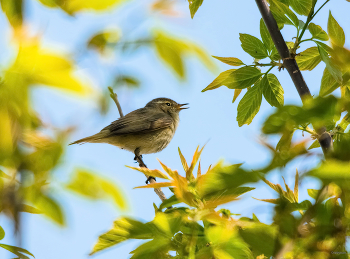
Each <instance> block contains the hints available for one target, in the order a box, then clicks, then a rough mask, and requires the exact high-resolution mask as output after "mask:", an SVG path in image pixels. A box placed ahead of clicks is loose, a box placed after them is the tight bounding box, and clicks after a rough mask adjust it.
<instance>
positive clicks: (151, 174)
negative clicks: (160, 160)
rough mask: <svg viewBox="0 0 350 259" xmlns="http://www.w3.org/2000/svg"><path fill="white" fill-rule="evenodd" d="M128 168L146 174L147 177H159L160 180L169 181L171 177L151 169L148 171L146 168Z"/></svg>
mask: <svg viewBox="0 0 350 259" xmlns="http://www.w3.org/2000/svg"><path fill="white" fill-rule="evenodd" d="M126 167H128V168H131V169H134V170H136V171H139V172H141V173H144V174H145V175H147V176H153V177H158V178H162V179H167V180H169V177H168V176H167V175H165V174H164V173H163V172H162V171H159V170H157V169H155V170H151V169H148V168H146V167H132V166H126Z"/></svg>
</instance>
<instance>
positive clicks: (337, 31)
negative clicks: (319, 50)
mask: <svg viewBox="0 0 350 259" xmlns="http://www.w3.org/2000/svg"><path fill="white" fill-rule="evenodd" d="M327 31H328V35H329V37H330V38H331V42H332V43H333V44H335V45H338V46H341V47H342V46H344V44H345V34H344V30H343V28H342V27H340V25H339V23H338V22H337V21H336V20H335V19H334V17H333V15H332V13H331V11H329V17H328V26H327Z"/></svg>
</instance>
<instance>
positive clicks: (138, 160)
mask: <svg viewBox="0 0 350 259" xmlns="http://www.w3.org/2000/svg"><path fill="white" fill-rule="evenodd" d="M108 90H109V92H110V93H111V94H110V96H111V98H112V99H113V101H114V102H115V104H116V105H117V108H118V111H119V114H120V117H123V116H124V115H123V111H122V107H121V106H120V104H119V101H118V96H117V94H116V93H114V91H113V89H112V88H111V87H108ZM135 160H136V161H137V162H138V163H139V166H140V167H146V168H147V166H146V164H145V163H144V162H143V160H142V157H141V156H140V155H139V154H138V153H137V151H136V150H135ZM146 177H147V180H148V181H149V182H150V183H156V180H155V179H154V178H150V177H148V176H147V175H146ZM154 192H155V193H156V194H157V195H158V197H159V198H160V199H161V200H162V201H164V200H166V196H165V194H164V193H163V192H162V190H161V189H160V188H154Z"/></svg>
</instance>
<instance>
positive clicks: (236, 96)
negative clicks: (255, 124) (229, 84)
mask: <svg viewBox="0 0 350 259" xmlns="http://www.w3.org/2000/svg"><path fill="white" fill-rule="evenodd" d="M241 92H242V89H235V92H234V94H233V99H232V103H234V102H235V101H236V100H237V98H238V96H239V94H240V93H241Z"/></svg>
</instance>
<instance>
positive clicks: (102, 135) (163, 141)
mask: <svg viewBox="0 0 350 259" xmlns="http://www.w3.org/2000/svg"><path fill="white" fill-rule="evenodd" d="M184 105H188V104H187V103H185V104H178V103H177V102H175V101H173V100H171V99H168V98H156V99H153V100H152V101H150V102H149V103H147V104H146V106H145V107H144V108H140V109H137V110H135V111H132V112H130V113H128V114H126V115H125V116H123V117H121V118H119V119H118V120H116V121H113V122H112V123H111V124H110V125H109V126H107V127H105V128H103V129H102V130H101V131H100V132H99V133H97V134H95V135H92V136H90V137H86V138H82V139H79V140H77V141H75V142H73V143H70V144H69V145H73V144H84V143H108V144H111V145H114V146H117V147H119V148H121V149H125V150H128V151H131V152H133V153H134V154H135V159H136V158H137V157H139V156H142V154H151V153H157V152H160V151H161V150H163V149H164V148H165V147H166V146H167V145H168V144H169V143H170V141H171V139H172V138H173V136H174V134H175V131H176V128H177V126H178V124H179V120H180V119H179V112H180V111H181V110H183V109H187V108H188V107H183V106H184Z"/></svg>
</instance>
